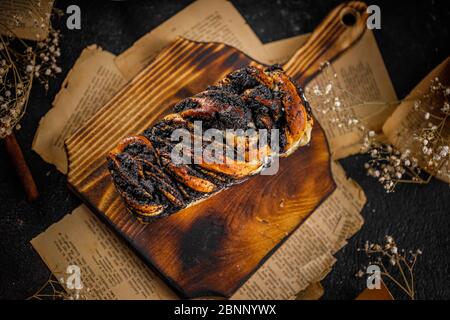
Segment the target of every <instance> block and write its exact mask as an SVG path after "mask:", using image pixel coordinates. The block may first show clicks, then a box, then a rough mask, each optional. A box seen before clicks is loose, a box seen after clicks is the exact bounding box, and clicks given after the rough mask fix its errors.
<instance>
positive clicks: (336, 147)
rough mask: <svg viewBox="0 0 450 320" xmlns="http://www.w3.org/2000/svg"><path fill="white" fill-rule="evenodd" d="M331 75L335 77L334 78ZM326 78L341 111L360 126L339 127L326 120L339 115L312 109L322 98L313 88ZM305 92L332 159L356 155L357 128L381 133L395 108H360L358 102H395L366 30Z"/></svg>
mask: <svg viewBox="0 0 450 320" xmlns="http://www.w3.org/2000/svg"><path fill="white" fill-rule="evenodd" d="M334 74H336V75H337V77H336V78H335V79H334V78H333V76H334ZM330 78H332V80H333V81H334V84H333V95H334V96H338V97H339V98H340V102H341V103H342V106H341V108H345V109H348V110H349V113H350V114H353V115H354V118H356V119H359V120H360V124H358V125H356V126H351V127H350V128H348V127H346V126H342V127H341V126H339V125H338V124H335V123H332V122H331V121H330V119H333V117H336V116H339V113H338V112H328V113H326V114H323V113H321V112H317V109H318V108H314V106H319V105H320V104H321V103H322V101H323V97H320V96H319V97H318V96H317V95H315V94H314V89H313V88H314V87H315V86H319V88H325V87H326V84H327V83H328V81H329V80H330ZM306 92H307V98H308V100H309V101H310V103H311V105H312V106H313V108H312V109H313V112H314V115H315V116H316V117H317V119H318V120H319V121H320V123H321V125H322V127H323V128H324V130H325V133H326V135H327V138H328V142H329V144H330V148H331V151H332V153H333V158H334V159H342V158H345V157H347V156H349V155H352V154H356V153H359V151H360V144H361V140H362V137H363V133H362V131H361V130H360V129H359V126H360V125H361V124H363V125H365V126H366V127H369V128H370V129H371V130H375V131H377V132H378V131H381V127H382V126H383V123H384V122H385V121H386V119H387V117H388V116H389V115H390V114H391V113H392V112H393V110H394V109H395V105H390V106H387V105H385V104H384V105H383V104H375V103H371V104H367V105H364V106H363V105H361V102H381V103H383V102H395V101H397V96H396V94H395V91H394V88H393V86H392V82H391V79H390V78H389V74H388V72H387V70H386V67H385V65H384V62H383V58H382V57H381V54H380V51H379V49H378V46H377V43H376V40H375V37H374V36H373V33H372V32H371V31H370V30H366V32H365V33H364V36H363V37H362V38H361V40H360V41H358V42H357V43H356V44H355V45H354V46H353V47H351V48H350V49H349V50H348V51H346V52H345V53H344V54H343V55H341V56H340V57H339V58H338V59H336V61H334V62H333V63H332V64H331V69H330V70H327V71H326V72H323V73H321V74H319V75H318V76H317V77H316V78H315V79H314V80H313V81H311V82H310V83H309V84H308V86H307V90H306ZM349 93H350V94H349Z"/></svg>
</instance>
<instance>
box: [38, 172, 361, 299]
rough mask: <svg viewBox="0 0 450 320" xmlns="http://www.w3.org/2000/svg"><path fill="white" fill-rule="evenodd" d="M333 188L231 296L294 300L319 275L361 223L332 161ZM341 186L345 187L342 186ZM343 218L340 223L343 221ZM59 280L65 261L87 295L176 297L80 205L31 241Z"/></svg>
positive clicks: (357, 196) (357, 197)
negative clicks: (74, 270)
mask: <svg viewBox="0 0 450 320" xmlns="http://www.w3.org/2000/svg"><path fill="white" fill-rule="evenodd" d="M333 174H334V176H335V179H336V182H337V185H338V188H337V189H336V190H335V191H334V192H333V194H332V195H331V196H330V197H329V198H328V199H327V200H326V201H325V202H324V203H323V204H322V205H321V206H320V207H319V208H318V209H317V210H316V211H315V212H314V213H313V214H312V215H311V217H310V218H309V219H307V220H306V221H305V222H304V223H303V224H302V225H301V226H300V227H299V228H298V229H297V230H296V231H294V233H293V234H292V235H291V236H290V237H289V238H288V239H287V240H286V242H285V243H284V244H283V245H282V246H281V247H280V248H279V249H278V250H277V251H276V252H275V253H274V254H273V255H272V256H271V257H270V258H269V259H267V261H266V262H265V263H264V264H263V265H262V267H261V268H259V269H258V270H257V271H256V272H255V274H254V275H253V276H252V277H251V278H250V279H249V280H248V281H247V282H246V283H245V284H244V285H243V286H242V287H241V288H240V289H239V290H238V291H237V292H236V293H235V294H234V295H233V296H232V299H295V298H296V296H297V294H298V293H299V292H301V291H302V290H304V289H306V288H307V287H308V286H309V285H310V284H311V283H314V282H317V281H319V280H321V279H322V278H323V277H324V276H325V275H326V274H327V273H328V272H329V270H330V268H331V266H332V265H333V264H334V262H335V258H334V257H333V254H334V253H335V252H336V250H337V248H339V247H340V246H341V245H342V242H343V241H345V240H346V239H347V238H348V237H349V236H351V235H352V234H353V233H354V232H355V230H358V229H359V228H360V227H361V225H362V222H363V220H362V217H361V216H360V215H359V212H360V211H361V209H362V207H363V206H364V203H365V201H366V199H365V196H364V193H363V191H362V190H361V188H359V187H358V186H357V185H356V184H355V183H354V182H353V181H351V180H347V178H346V177H345V173H344V171H343V169H342V167H340V165H339V164H337V163H334V164H333ZM344 188H345V190H343V189H344ZM344 221H345V222H344ZM31 244H32V245H33V247H34V248H35V249H36V251H37V252H38V253H39V255H40V256H41V257H42V259H43V260H44V262H45V263H46V264H47V266H48V267H49V269H50V270H51V271H52V273H54V274H55V276H56V277H57V278H58V279H59V278H60V277H64V276H65V270H66V268H67V266H69V265H77V266H79V267H80V269H81V277H82V281H83V283H84V286H85V288H89V291H87V292H84V293H83V294H84V295H85V296H86V297H87V298H89V299H174V298H177V296H176V295H175V293H174V292H172V291H171V290H170V289H169V288H168V287H167V286H166V285H165V284H164V283H163V282H162V281H161V280H160V278H159V277H158V276H157V275H156V274H155V273H154V272H153V271H151V270H150V268H148V267H147V266H146V265H145V264H144V263H143V262H142V261H141V260H140V259H139V258H138V257H137V256H136V255H135V253H134V252H133V251H132V249H130V248H129V247H128V246H127V245H126V244H125V243H124V241H123V240H122V239H120V238H119V237H118V236H117V235H116V234H115V233H114V232H113V231H112V230H111V229H110V228H109V227H108V226H107V225H106V224H104V223H103V222H102V221H100V219H99V218H98V217H97V216H96V215H95V214H94V213H92V212H91V211H90V210H89V209H88V208H87V207H86V206H84V205H82V206H80V207H78V208H77V209H75V210H74V211H73V212H72V213H71V214H68V215H67V216H65V217H64V218H63V219H62V220H61V221H59V222H57V223H55V224H54V225H52V226H51V227H50V228H48V229H47V230H46V231H45V232H43V233H41V234H40V235H38V236H37V237H36V238H34V239H33V240H32V241H31Z"/></svg>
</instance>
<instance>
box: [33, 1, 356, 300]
mask: <svg viewBox="0 0 450 320" xmlns="http://www.w3.org/2000/svg"><path fill="white" fill-rule="evenodd" d="M223 3H226V6H227V7H228V8H231V9H232V10H234V11H235V9H234V8H233V7H232V6H231V5H230V4H229V3H227V2H224V1H219V0H217V1H214V2H211V4H210V5H209V6H206V7H208V8H209V11H210V12H209V14H207V15H206V16H209V15H210V14H211V12H214V6H213V4H222V5H223ZM194 4H195V3H194ZM189 8H191V9H190V10H193V9H192V5H191V6H190V7H188V9H189ZM194 8H195V7H194ZM231 9H228V10H231ZM183 12H184V11H183ZM183 12H182V13H183ZM182 13H180V14H178V15H176V16H175V17H179V16H180V15H181V14H182ZM191 14H192V11H191ZM175 17H174V18H175ZM181 17H182V15H181ZM174 18H172V19H174ZM239 20H242V21H243V19H242V17H240V16H239V19H237V20H234V21H232V23H231V24H232V25H234V24H237V22H236V21H239ZM169 21H171V19H170V20H169ZM199 21H203V20H201V19H200V20H199ZM175 22H177V21H175ZM181 22H183V21H181ZM181 22H180V21H178V22H177V24H181ZM184 22H185V21H184ZM228 23H230V22H228ZM202 25H204V24H201V23H200V24H197V27H198V28H200V27H199V26H202ZM244 27H245V28H244ZM230 28H231V26H230ZM242 30H244V31H245V30H250V29H249V28H248V26H247V25H245V23H244V24H243V25H241V28H240V29H239V30H238V31H239V32H237V33H235V36H236V37H237V39H239V40H240V41H241V42H246V43H247V41H246V40H247V39H250V38H251V37H252V35H253V33H252V32H250V33H249V32H243V31H242ZM191 31H192V30H191ZM250 31H251V30H250ZM217 34H220V33H217ZM172 35H173V34H172V33H170V36H172ZM306 37H307V36H299V37H295V38H291V39H286V40H281V41H277V42H275V43H270V44H265V45H263V44H261V43H259V48H260V50H257V49H258V48H257V47H252V48H251V49H252V50H255V51H260V52H264V48H265V50H266V53H265V54H264V58H263V59H267V61H263V62H267V63H282V62H284V61H285V60H286V59H287V58H288V57H289V55H291V53H292V52H293V51H295V50H296V48H298V47H300V46H301V44H302V43H303V42H304V41H305V39H306ZM149 39H150V40H149ZM155 39H157V40H155ZM158 39H159V40H158ZM161 39H164V37H163V34H161V35H159V34H158V33H156V35H155V33H153V32H151V33H150V34H149V35H148V36H144V37H143V38H142V40H139V41H138V42H137V43H136V44H135V45H134V46H133V48H131V49H129V50H127V51H126V52H125V53H124V54H123V55H121V56H119V58H120V59H119V58H115V57H114V56H113V55H112V54H110V53H106V52H104V51H101V50H100V49H98V48H96V47H90V48H88V49H86V50H87V52H83V54H82V56H81V57H80V58H79V60H78V61H77V63H76V65H75V66H74V68H73V69H72V70H71V72H70V74H69V75H68V77H67V79H66V81H65V83H69V85H70V84H72V88H73V87H76V88H78V90H74V89H73V90H71V91H67V89H70V87H68V88H64V86H63V89H62V91H61V93H60V94H59V95H58V96H57V98H56V99H55V103H54V108H53V109H52V110H51V111H50V112H49V114H48V115H46V116H45V117H44V118H43V120H42V121H41V124H40V127H39V129H38V132H37V134H36V137H35V143H34V145H33V147H34V148H35V150H36V151H37V152H38V153H39V154H40V155H41V156H42V157H43V158H44V159H46V160H47V161H49V162H52V161H53V162H52V163H55V162H56V163H58V162H57V161H59V160H61V159H62V161H61V162H59V165H57V167H58V168H60V170H61V169H64V168H65V167H64V165H65V166H66V164H65V163H66V160H65V153H63V152H64V149H63V148H62V145H61V146H58V145H55V141H58V139H61V137H63V136H64V135H65V134H66V133H67V132H69V131H72V130H74V129H75V127H77V125H73V126H71V125H69V123H70V122H68V119H71V118H78V117H81V118H82V119H85V118H86V117H87V116H88V115H90V114H92V112H93V111H92V110H94V109H95V110H97V108H99V107H101V106H102V105H103V103H104V102H105V101H100V100H98V99H96V96H95V95H93V94H88V93H87V92H88V91H89V90H88V88H92V83H95V81H94V79H95V78H96V77H97V74H98V72H94V71H92V70H91V69H95V68H97V69H98V68H100V67H103V68H105V69H107V70H109V71H110V73H111V74H110V75H109V76H108V77H107V78H106V79H122V80H120V81H119V80H118V81H117V83H116V82H112V81H110V80H109V85H107V86H102V88H101V90H105V91H109V93H108V94H110V96H112V95H113V94H114V92H117V91H118V90H119V88H120V86H121V85H123V83H124V82H125V81H126V80H129V77H132V76H133V75H134V72H137V71H139V70H140V68H142V66H145V65H146V64H147V63H148V60H150V59H151V56H152V54H153V55H154V54H156V52H157V51H158V50H156V51H155V52H154V53H152V52H151V50H152V48H153V46H155V47H158V46H157V45H156V44H155V43H158V42H157V41H163V40H161ZM221 40H223V39H216V41H221ZM155 41H156V42H155ZM258 41H259V40H258ZM250 42H251V41H250ZM147 50H148V51H147ZM244 50H245V49H244ZM267 52H269V53H267ZM125 56H127V60H126V62H124V61H122V62H121V59H122V58H123V57H125ZM100 57H102V58H100ZM263 59H260V61H262V60H263ZM104 63H105V65H104ZM114 65H115V66H114ZM119 70H120V71H119ZM124 70H125V71H124ZM127 70H131V72H127ZM133 70H136V71H133ZM86 74H87V75H89V76H85V75H86ZM118 74H121V75H120V76H119V75H118ZM81 82H83V83H81ZM103 82H105V81H103ZM103 82H102V83H101V84H103ZM106 82H107V81H106ZM111 83H115V85H114V84H111ZM77 84H79V86H78V85H77ZM94 88H95V86H94ZM99 89H100V88H99ZM91 90H92V89H91ZM92 92H94V91H92ZM60 95H63V96H64V99H63V100H61V97H60ZM62 101H64V104H63V103H60V102H62ZM52 113H54V115H53V116H52ZM56 119H57V121H56ZM72 123H75V124H77V123H78V122H72ZM65 128H67V129H65ZM63 129H64V130H63ZM69 129H70V130H69ZM55 154H56V155H59V156H56V157H55V156H54V155H55ZM61 155H64V156H61ZM55 159H56V160H55ZM61 163H64V165H61ZM333 171H334V175H335V178H336V180H337V183H338V186H339V187H338V189H337V190H336V191H335V192H334V193H333V194H332V195H331V196H330V198H329V199H327V201H326V202H324V203H323V204H322V205H321V206H320V208H318V210H317V211H316V212H315V213H314V214H313V215H312V216H311V217H310V218H309V219H308V220H307V221H306V222H305V223H304V224H303V225H302V226H301V227H300V228H299V229H298V230H297V231H296V232H295V233H294V234H293V235H292V236H291V237H290V238H289V239H288V241H286V243H285V244H284V245H283V246H282V248H280V250H281V249H283V251H281V252H279V251H280V250H278V251H277V252H276V255H274V256H272V257H271V258H270V259H268V260H267V261H266V263H265V265H264V269H261V270H258V271H257V272H256V273H255V274H254V275H253V276H252V278H251V279H250V280H249V281H248V282H247V283H246V284H245V285H244V286H243V287H242V288H241V289H240V290H239V291H238V292H237V293H236V295H235V296H234V298H243V299H249V298H252V297H255V296H258V297H261V298H264V299H269V298H274V299H282V298H287V299H295V297H296V295H297V293H298V292H299V291H302V290H304V289H305V288H306V287H308V285H309V284H310V283H311V282H317V281H319V280H321V279H322V278H323V277H324V276H325V275H326V274H327V273H328V272H329V270H330V269H331V267H332V265H333V264H334V262H335V258H334V257H333V254H334V253H335V252H336V250H338V249H339V248H341V247H342V246H343V245H345V243H346V239H347V238H348V237H350V236H351V235H353V234H354V233H355V232H356V231H357V230H358V229H359V228H360V226H361V224H362V218H361V216H360V215H359V212H360V211H361V208H362V206H363V205H364V202H365V197H364V194H363V193H362V190H361V189H360V188H359V186H357V185H356V184H355V183H354V182H351V181H348V180H347V179H346V178H345V174H344V172H343V170H342V168H340V166H338V165H333ZM88 213H89V214H90V215H92V217H94V216H93V213H90V212H88V211H87V209H86V208H85V207H80V208H78V209H77V210H75V211H74V212H73V213H72V214H71V215H69V216H67V217H66V218H65V219H68V220H67V221H69V222H64V221H65V219H64V220H62V221H61V222H58V223H56V224H55V225H53V226H52V227H51V228H50V229H49V230H47V231H46V232H44V233H42V234H41V235H39V236H38V237H37V238H36V239H34V240H33V242H32V243H33V246H34V247H35V248H36V250H37V251H38V252H39V254H40V255H41V256H42V257H43V259H44V261H45V262H46V263H47V265H48V267H49V268H50V270H52V272H54V273H57V274H60V273H61V272H62V271H61V270H65V268H66V267H67V264H68V263H70V261H69V260H67V258H66V257H65V256H64V254H63V250H62V249H61V248H58V247H57V246H56V245H54V244H55V243H59V242H60V241H62V240H61V239H60V237H61V235H63V234H66V235H68V237H69V238H70V243H72V244H73V245H74V248H75V249H76V251H77V252H78V254H79V255H80V257H82V258H84V260H81V262H82V263H84V264H83V268H87V270H93V269H95V270H96V271H95V272H96V273H99V274H100V275H101V279H108V278H107V275H106V274H103V272H105V271H104V270H103V271H102V270H100V269H99V268H97V267H96V264H94V265H92V264H93V263H94V262H95V261H97V260H98V258H95V256H93V255H94V253H93V251H92V250H89V249H86V248H92V247H95V248H97V251H98V252H95V254H96V255H100V256H102V257H104V256H107V252H106V251H107V250H106V249H103V247H104V246H98V245H96V243H97V242H98V241H100V240H102V239H109V240H108V243H105V246H106V247H114V251H115V254H117V255H118V256H121V257H122V258H121V259H119V260H121V261H122V260H124V261H126V260H127V259H131V258H130V257H129V256H130V252H132V251H131V250H130V249H129V248H128V247H126V246H122V247H119V246H117V245H112V244H109V242H114V241H115V240H112V238H111V237H113V236H111V237H109V236H108V237H104V236H99V233H98V232H95V230H96V229H98V230H103V229H105V226H103V224H102V222H101V221H99V220H98V219H97V218H95V219H94V218H92V219H89V221H90V223H91V224H92V226H94V225H95V228H94V227H90V228H89V227H83V226H85V225H86V222H85V221H86V219H87V218H86V216H87V214H88ZM69 217H70V218H69ZM72 225H73V226H78V227H76V228H75V227H74V228H75V229H76V231H72V230H70V229H71V228H72ZM105 230H109V229H105ZM300 230H301V231H300ZM111 234H112V233H111ZM99 237H100V238H102V239H99ZM82 239H86V240H85V241H84V242H83V241H82ZM66 241H69V240H66ZM102 241H103V242H104V241H106V240H102ZM127 257H128V258H127ZM95 263H97V262H95ZM112 267H114V268H116V267H117V265H116V264H115V263H112ZM143 268H145V269H146V271H145V272H151V271H149V270H147V267H146V266H143ZM89 272H90V271H89ZM142 272H144V271H142ZM264 273H266V274H269V275H270V276H271V277H272V278H271V279H272V282H273V283H275V284H276V285H277V286H276V287H273V284H272V283H271V282H270V281H269V282H267V281H268V280H267V279H266V278H264V276H260V274H264ZM89 274H90V273H89ZM286 274H289V277H288V278H289V279H286ZM152 279H154V277H153V276H151V277H147V278H146V279H145V280H143V281H145V282H148V283H146V284H145V287H148V288H153V291H151V293H149V292H150V291H149V292H147V294H145V295H137V294H136V290H135V288H134V287H133V286H132V285H131V284H128V283H127V282H122V284H121V287H120V288H119V287H114V288H113V287H110V288H109V291H108V290H106V292H104V293H103V294H105V295H108V296H111V297H120V298H124V297H125V298H151V299H159V298H170V294H169V296H168V294H167V288H166V287H165V286H164V285H162V283H161V282H160V281H153V280H152ZM261 279H266V280H261ZM265 281H266V282H265ZM88 283H90V286H92V287H95V286H96V285H97V283H96V279H94V280H93V281H91V282H88ZM160 284H161V285H162V287H161V288H160V287H159V285H160ZM98 285H99V286H100V287H102V288H103V287H104V285H103V284H98ZM158 295H159V296H158ZM89 297H90V298H92V299H97V298H101V297H100V296H99V294H97V295H94V294H92V295H91V296H89Z"/></svg>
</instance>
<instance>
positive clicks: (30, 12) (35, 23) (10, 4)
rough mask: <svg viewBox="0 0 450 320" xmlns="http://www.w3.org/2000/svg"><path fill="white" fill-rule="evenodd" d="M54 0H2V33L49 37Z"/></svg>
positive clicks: (37, 37)
mask: <svg viewBox="0 0 450 320" xmlns="http://www.w3.org/2000/svg"><path fill="white" fill-rule="evenodd" d="M53 2H54V0H39V1H37V0H1V1H0V34H3V35H10V34H13V35H16V36H17V37H19V38H21V39H27V40H43V39H45V38H47V35H48V32H49V26H50V14H51V12H52V8H53Z"/></svg>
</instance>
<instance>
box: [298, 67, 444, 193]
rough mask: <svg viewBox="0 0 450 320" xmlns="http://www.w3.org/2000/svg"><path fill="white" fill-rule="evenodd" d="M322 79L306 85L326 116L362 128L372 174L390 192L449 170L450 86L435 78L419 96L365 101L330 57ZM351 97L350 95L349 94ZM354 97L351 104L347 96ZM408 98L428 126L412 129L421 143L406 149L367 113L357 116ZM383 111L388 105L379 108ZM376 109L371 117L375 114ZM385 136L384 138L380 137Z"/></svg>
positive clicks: (339, 124) (333, 122)
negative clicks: (369, 119) (346, 83)
mask: <svg viewBox="0 0 450 320" xmlns="http://www.w3.org/2000/svg"><path fill="white" fill-rule="evenodd" d="M321 73H322V75H323V79H324V80H322V82H321V84H320V85H318V84H316V85H314V86H313V87H311V88H309V87H308V88H307V90H306V93H307V94H310V95H312V96H313V97H315V98H318V99H317V100H318V101H316V103H315V105H314V107H315V111H316V112H318V113H319V114H320V118H321V120H322V121H326V122H328V123H329V125H331V126H336V127H338V128H340V129H342V130H348V131H354V130H358V131H359V132H360V133H361V136H362V137H363V138H362V141H361V152H362V153H366V154H368V155H369V156H370V158H371V159H370V160H369V161H368V162H366V163H365V164H364V168H365V170H366V172H367V174H368V175H369V176H371V177H373V178H375V179H377V181H378V182H379V183H381V184H382V185H383V187H384V189H385V190H386V191H387V192H393V191H395V188H396V186H397V185H398V184H402V183H413V184H427V183H429V182H430V181H431V179H432V177H433V176H434V175H436V174H439V175H441V176H443V175H446V176H447V177H448V178H450V172H446V171H445V170H443V169H444V168H446V167H448V166H449V161H450V142H449V137H450V129H449V125H448V120H449V115H450V87H447V86H444V85H443V84H442V83H441V82H440V81H439V79H437V78H436V79H434V80H433V81H432V83H431V85H430V88H429V91H428V92H426V93H425V94H423V95H422V96H421V97H420V98H415V97H408V98H405V99H403V100H401V101H391V102H384V101H364V100H363V99H361V98H360V97H359V96H358V95H356V94H354V93H352V92H350V91H349V90H346V89H345V88H343V87H342V86H341V85H340V79H339V78H338V76H337V74H336V73H335V72H334V71H333V68H332V66H331V64H330V63H329V62H326V63H324V64H323V65H322V67H321ZM349 98H350V99H349ZM348 100H351V101H355V102H356V103H355V104H352V105H346V104H345V103H344V101H348ZM405 101H412V102H413V103H414V108H413V109H414V110H413V111H412V112H418V113H420V114H421V116H422V117H423V119H424V121H422V123H423V126H421V127H418V128H417V129H416V131H415V132H414V133H413V136H414V139H415V140H416V142H418V144H417V145H415V146H412V147H411V148H410V149H406V150H404V151H403V152H401V151H400V150H398V149H396V148H395V147H394V146H392V145H390V144H389V143H386V142H385V141H384V140H385V139H383V137H382V135H379V134H377V133H376V132H375V131H374V130H373V129H371V127H370V123H367V121H366V119H364V118H361V117H358V116H357V112H355V110H357V109H359V108H367V107H371V108H373V107H374V106H395V105H398V104H400V103H402V102H405ZM378 109H379V110H380V111H379V112H383V108H378ZM376 112H378V111H375V113H371V117H373V116H375V115H376ZM380 137H381V138H380Z"/></svg>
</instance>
